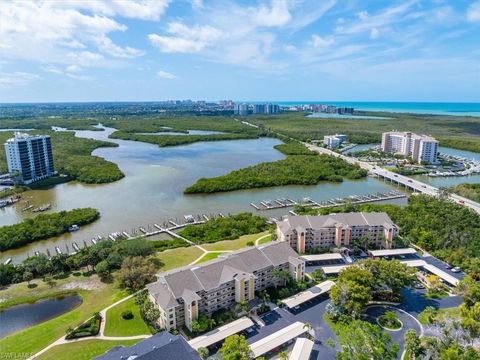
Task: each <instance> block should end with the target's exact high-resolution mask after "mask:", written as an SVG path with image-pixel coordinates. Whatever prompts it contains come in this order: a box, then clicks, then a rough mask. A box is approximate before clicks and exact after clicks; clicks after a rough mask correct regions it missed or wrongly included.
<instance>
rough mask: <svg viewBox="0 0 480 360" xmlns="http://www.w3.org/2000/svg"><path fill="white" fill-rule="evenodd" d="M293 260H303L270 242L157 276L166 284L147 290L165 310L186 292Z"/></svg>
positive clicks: (286, 248) (289, 250) (285, 244)
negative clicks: (166, 306)
mask: <svg viewBox="0 0 480 360" xmlns="http://www.w3.org/2000/svg"><path fill="white" fill-rule="evenodd" d="M293 259H299V260H300V261H302V260H301V258H300V257H299V256H298V254H297V253H296V252H295V251H294V250H293V249H292V248H291V247H290V245H288V244H287V243H285V242H273V243H271V244H267V245H263V246H259V247H253V248H248V249H245V250H240V251H236V252H232V253H230V254H228V255H226V256H222V257H219V258H217V259H215V260H212V261H209V262H206V263H205V264H202V265H194V266H188V267H184V268H181V269H177V270H173V271H170V272H168V273H165V274H163V275H160V278H159V282H160V283H162V282H163V283H164V284H166V285H165V286H155V285H153V284H150V285H148V286H147V289H148V291H149V293H150V294H152V295H153V296H154V297H155V298H156V299H160V300H161V301H162V302H158V303H159V304H160V305H161V306H162V307H163V308H165V307H164V306H163V305H162V304H163V303H167V304H171V303H172V300H171V298H172V295H173V297H175V298H177V299H178V298H180V297H181V296H182V295H183V293H184V290H185V289H189V290H191V291H193V292H198V291H200V290H205V291H209V290H212V289H215V288H217V287H219V286H220V285H221V284H225V283H227V282H229V281H232V280H233V279H234V278H235V276H236V275H237V274H243V273H247V274H251V273H253V272H254V271H258V270H261V269H264V268H266V267H268V266H272V265H273V266H278V265H280V264H284V263H287V262H290V261H292V260H293ZM154 284H156V283H154Z"/></svg>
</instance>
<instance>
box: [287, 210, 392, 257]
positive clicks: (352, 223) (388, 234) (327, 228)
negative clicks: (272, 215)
mask: <svg viewBox="0 0 480 360" xmlns="http://www.w3.org/2000/svg"><path fill="white" fill-rule="evenodd" d="M397 235H398V228H397V226H396V225H395V224H394V223H393V222H392V220H391V219H390V217H389V216H388V215H387V214H386V213H383V212H381V213H363V212H360V213H340V214H330V215H324V216H290V215H289V216H286V217H285V218H284V219H283V220H282V221H278V222H277V239H278V240H280V241H285V242H287V243H288V244H290V246H291V247H292V248H293V249H295V250H296V251H298V252H299V253H305V252H306V251H311V250H316V249H330V248H334V247H344V246H347V247H348V246H349V245H350V244H351V243H352V241H353V240H355V239H358V238H363V237H367V238H368V239H370V242H371V243H373V244H375V246H377V247H383V248H386V249H390V248H391V247H392V242H393V238H394V237H395V236H397Z"/></svg>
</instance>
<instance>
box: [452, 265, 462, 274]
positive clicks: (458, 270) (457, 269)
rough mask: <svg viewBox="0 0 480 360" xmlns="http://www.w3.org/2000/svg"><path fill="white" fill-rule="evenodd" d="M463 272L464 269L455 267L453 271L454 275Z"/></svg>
mask: <svg viewBox="0 0 480 360" xmlns="http://www.w3.org/2000/svg"><path fill="white" fill-rule="evenodd" d="M461 271H462V269H460V268H459V267H458V266H455V267H454V268H453V269H452V272H453V273H459V272H461Z"/></svg>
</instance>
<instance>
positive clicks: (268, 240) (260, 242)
mask: <svg viewBox="0 0 480 360" xmlns="http://www.w3.org/2000/svg"><path fill="white" fill-rule="evenodd" d="M270 241H272V235H269V236H266V237H265V238H263V239H262V240H260V241H259V242H258V245H262V244H266V243H269V242H270Z"/></svg>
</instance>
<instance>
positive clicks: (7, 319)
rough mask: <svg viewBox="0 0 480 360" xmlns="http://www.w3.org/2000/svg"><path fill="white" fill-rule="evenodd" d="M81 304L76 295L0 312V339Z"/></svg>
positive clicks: (23, 305)
mask: <svg viewBox="0 0 480 360" xmlns="http://www.w3.org/2000/svg"><path fill="white" fill-rule="evenodd" d="M81 303H82V298H81V297H80V296H78V295H70V296H65V297H62V298H58V299H57V298H53V299H45V300H39V301H37V302H35V303H33V304H21V305H16V306H12V307H10V308H8V309H6V310H3V311H0V324H2V325H1V326H0V339H2V338H4V337H5V336H7V335H10V334H13V333H14V332H17V331H20V330H22V329H25V328H28V327H30V326H33V325H35V324H39V323H41V322H44V321H47V320H50V319H52V318H54V317H56V316H59V315H61V314H64V313H66V312H67V311H70V310H72V309H73V308H75V307H77V306H79V305H80V304H81Z"/></svg>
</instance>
